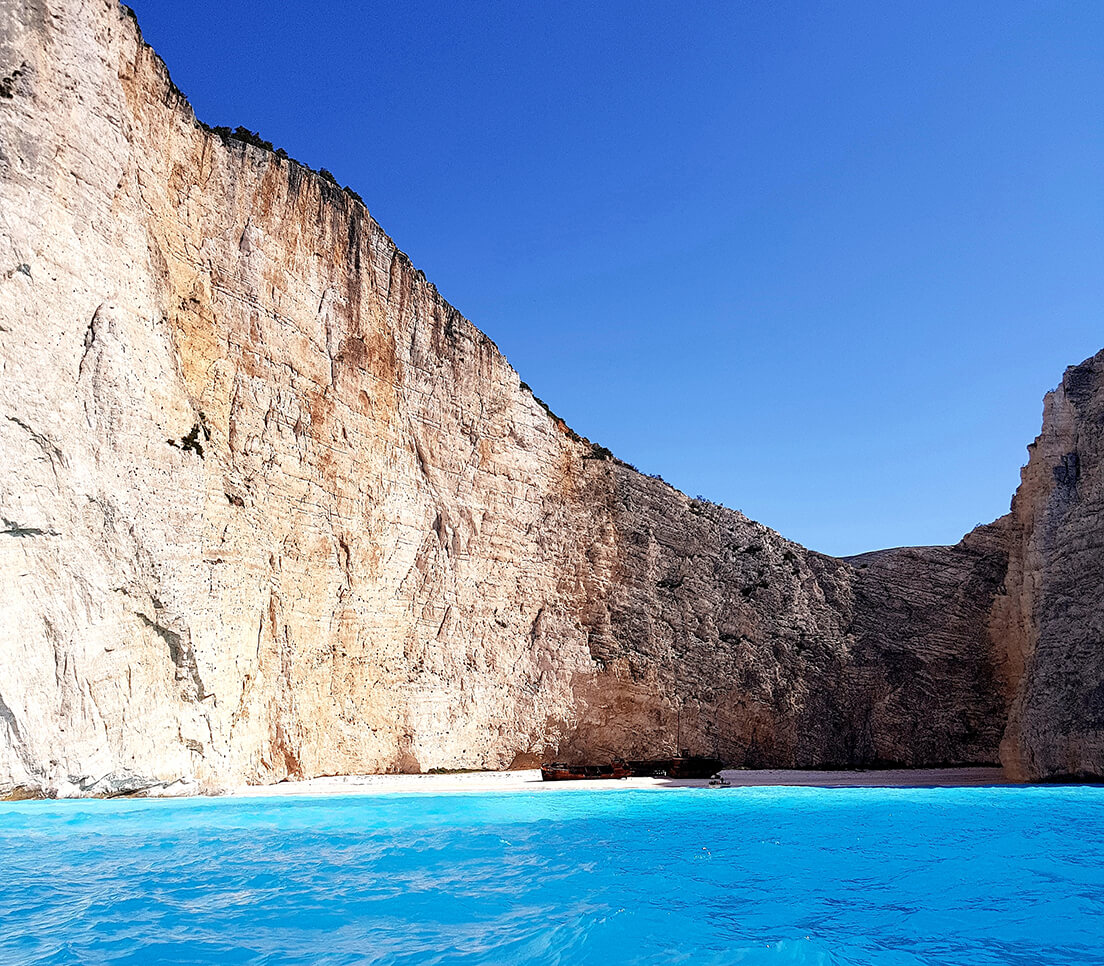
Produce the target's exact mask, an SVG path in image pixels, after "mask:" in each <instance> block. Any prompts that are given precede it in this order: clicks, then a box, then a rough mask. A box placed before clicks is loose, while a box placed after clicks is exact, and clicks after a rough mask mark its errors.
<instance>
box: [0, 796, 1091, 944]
mask: <svg viewBox="0 0 1104 966" xmlns="http://www.w3.org/2000/svg"><path fill="white" fill-rule="evenodd" d="M0 883H2V885H0V962H3V963H19V964H61V963H65V964H70V963H81V964H97V963H111V964H143V966H145V964H151V963H179V964H184V963H194V964H198V963H219V964H237V963H249V964H273V966H283V964H293V963H294V964H308V963H309V964H334V966H336V964H353V963H357V964H360V963H388V964H392V963H393V964H415V963H417V964H477V963H496V964H499V963H549V964H575V963H599V964H603V966H612V964H617V963H664V964H666V963H694V964H703V963H710V964H711V963H726V964H727V963H744V964H772V966H780V964H817V966H826V964H879V966H881V964H887V966H888V964H892V966H906V964H921V963H922V964H950V966H982V964H985V966H988V964H998V963H1000V964H1005V963H1014V964H1025V966H1026V964H1031V966H1037V964H1047V966H1061V964H1065V963H1071V964H1072V963H1077V964H1080V966H1083V964H1093V963H1100V964H1104V789H1101V788H1091V787H1045V788H1040V787H1019V788H1017V787H1002V788H963V789H807V788H733V789H723V790H691V789H687V790H677V791H663V792H649V791H624V792H620V791H601V792H590V791H582V790H578V789H571V790H564V791H562V792H560V791H549V792H541V793H514V794H488V793H483V794H450V795H424V794H423V795H379V796H358V797H347V798H307V797H303V798H276V799H271V798H270V799H189V800H178V801H155V800H128V801H118V800H116V801H94V802H89V801H78V802H25V803H13V804H6V805H2V806H0Z"/></svg>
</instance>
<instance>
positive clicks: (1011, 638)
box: [992, 352, 1104, 778]
mask: <svg viewBox="0 0 1104 966" xmlns="http://www.w3.org/2000/svg"><path fill="white" fill-rule="evenodd" d="M1029 450H1030V453H1031V457H1030V459H1029V460H1028V464H1027V466H1025V467H1024V469H1023V472H1022V481H1021V483H1020V487H1019V489H1018V490H1017V491H1016V496H1015V498H1014V499H1013V501H1012V519H1013V521H1014V526H1015V530H1014V537H1015V545H1014V547H1013V551H1012V565H1011V566H1010V567H1009V571H1008V575H1007V580H1006V582H1005V583H1006V590H1007V593H1006V594H1005V595H1002V597H1001V598H1000V599H999V600H998V602H997V606H996V607H995V608H994V612H993V625H994V626H993V630H992V634H993V637H994V639H995V640H998V641H1000V642H1001V643H1002V644H1003V645H1004V654H1003V659H1004V664H1005V668H1006V671H1005V678H1006V680H1007V682H1008V686H1009V689H1010V692H1009V693H1010V695H1011V696H1012V698H1013V703H1012V708H1011V716H1010V720H1009V724H1008V732H1007V735H1006V736H1005V740H1004V743H1003V745H1002V747H1001V758H1002V761H1003V762H1004V765H1005V767H1006V768H1007V769H1008V770H1009V771H1010V772H1011V773H1012V774H1014V775H1016V776H1018V777H1021V778H1099V777H1102V776H1104V352H1100V353H1098V354H1097V355H1096V356H1094V357H1093V358H1091V359H1088V360H1086V361H1085V362H1083V363H1081V365H1079V366H1071V367H1070V368H1069V369H1067V370H1066V373H1065V375H1064V376H1063V378H1062V383H1061V385H1060V386H1058V388H1057V389H1055V390H1054V391H1053V392H1051V393H1048V395H1047V397H1046V402H1045V405H1044V409H1043V429H1042V432H1041V433H1040V435H1039V437H1038V438H1037V439H1036V440H1035V442H1034V443H1033V444H1032V445H1031V446H1030V447H1029Z"/></svg>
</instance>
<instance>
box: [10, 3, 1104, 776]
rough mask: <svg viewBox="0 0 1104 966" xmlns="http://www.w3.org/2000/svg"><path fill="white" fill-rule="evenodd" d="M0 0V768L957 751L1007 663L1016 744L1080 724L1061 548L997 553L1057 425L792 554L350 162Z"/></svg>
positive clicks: (1007, 540) (1031, 743)
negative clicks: (913, 506) (689, 479)
mask: <svg viewBox="0 0 1104 966" xmlns="http://www.w3.org/2000/svg"><path fill="white" fill-rule="evenodd" d="M0 14H2V16H0V518H2V522H0V791H4V790H8V791H11V790H13V789H44V790H47V791H54V792H60V793H63V794H98V793H104V794H108V793H116V792H120V791H128V790H134V789H140V788H143V787H147V786H150V785H152V784H156V783H169V782H174V781H178V780H180V779H187V780H188V781H195V782H198V785H199V787H201V788H208V789H210V788H215V787H219V786H224V785H228V784H234V783H241V782H272V781H278V780H280V779H282V778H285V777H287V776H296V777H300V776H301V777H309V776H316V775H323V774H335V773H346V772H376V771H417V770H428V769H430V768H435V767H436V768H456V767H486V768H501V767H506V766H509V765H510V764H511V763H512V762H514V761H515V760H519V761H521V760H532V758H533V756H534V755H536V756H558V757H562V758H566V759H570V760H590V759H595V758H599V757H608V756H610V755H624V756H626V757H629V756H631V757H643V756H648V755H662V754H670V753H671V752H673V751H675V750H676V749H687V750H690V751H693V752H697V753H708V754H714V755H718V756H720V757H722V758H724V759H725V760H726V761H728V762H730V763H732V764H734V765H760V766H766V765H774V766H818V765H819V766H833V765H852V766H854V765H876V764H902V765H910V766H919V765H934V764H955V763H967V762H969V763H985V762H995V761H996V760H997V756H998V748H999V746H1000V742H1001V738H1002V735H1003V734H1004V731H1005V725H1006V721H1007V716H1008V708H1009V706H1010V704H1011V703H1012V702H1013V701H1014V702H1015V707H1016V712H1015V714H1014V719H1013V720H1014V725H1015V726H1014V728H1013V729H1012V730H1011V731H1010V732H1009V737H1007V738H1006V740H1005V746H1006V749H1007V748H1011V749H1013V751H1010V752H1008V757H1009V760H1012V759H1013V758H1014V759H1015V761H1017V762H1024V763H1025V764H1024V765H1023V769H1024V771H1025V773H1027V774H1036V773H1040V772H1042V771H1046V770H1047V769H1051V770H1053V768H1052V761H1056V760H1057V759H1058V758H1061V759H1062V762H1063V763H1062V764H1061V766H1060V770H1061V769H1064V770H1067V771H1069V770H1071V769H1070V767H1069V761H1070V759H1069V757H1068V756H1069V755H1070V754H1075V755H1080V756H1081V757H1079V758H1078V759H1077V761H1078V762H1080V763H1081V764H1079V765H1078V768H1080V769H1081V770H1085V769H1086V768H1089V766H1086V765H1085V764H1084V763H1085V762H1098V761H1099V757H1097V758H1093V757H1092V756H1093V755H1094V754H1095V751H1094V747H1093V746H1092V742H1091V741H1087V742H1084V741H1083V742H1082V743H1080V744H1076V749H1077V750H1076V751H1071V750H1070V749H1072V748H1074V745H1071V744H1069V743H1068V742H1067V743H1066V744H1064V745H1062V748H1061V749H1057V748H1056V747H1055V746H1054V743H1053V741H1051V740H1050V739H1047V737H1046V736H1047V735H1048V734H1051V731H1049V730H1048V729H1053V728H1054V726H1055V725H1054V717H1053V715H1052V713H1051V709H1050V705H1049V704H1048V703H1047V702H1048V701H1057V700H1059V698H1058V697H1053V696H1052V691H1053V688H1054V684H1053V678H1054V675H1056V674H1058V675H1060V674H1061V673H1062V671H1061V668H1062V667H1064V662H1065V661H1066V660H1067V659H1068V658H1070V657H1071V656H1075V655H1074V651H1076V653H1077V654H1079V653H1080V651H1079V650H1078V649H1079V648H1082V646H1084V647H1089V646H1090V644H1091V640H1090V637H1091V634H1089V631H1088V629H1087V627H1088V625H1086V626H1085V634H1086V635H1088V636H1085V637H1084V639H1083V640H1082V638H1078V639H1077V641H1074V640H1073V639H1071V638H1069V637H1068V636H1066V637H1061V634H1060V630H1059V628H1058V624H1056V623H1055V622H1059V623H1060V621H1061V620H1067V619H1068V620H1072V621H1075V622H1076V620H1077V619H1078V618H1077V617H1076V615H1071V614H1069V613H1066V612H1063V613H1062V614H1058V613H1057V610H1056V609H1060V608H1058V604H1057V603H1056V602H1058V601H1060V600H1065V597H1063V596H1061V595H1062V594H1064V593H1065V591H1064V590H1063V587H1064V586H1065V585H1063V584H1062V583H1061V579H1068V580H1070V581H1078V580H1080V581H1084V580H1086V579H1088V577H1087V576H1086V575H1087V574H1090V573H1093V572H1095V571H1092V569H1091V567H1090V566H1089V564H1088V563H1087V562H1086V563H1084V564H1082V565H1081V566H1080V567H1078V568H1075V570H1070V571H1069V572H1068V573H1066V577H1065V578H1061V579H1060V578H1058V577H1054V578H1053V579H1051V578H1048V580H1051V582H1050V583H1048V584H1047V586H1048V587H1051V588H1052V589H1053V594H1054V596H1053V597H1048V598H1046V599H1047V600H1050V601H1051V602H1052V603H1053V604H1054V606H1053V607H1052V608H1051V610H1047V609H1046V607H1045V606H1043V605H1041V604H1039V600H1041V599H1042V598H1038V596H1037V595H1038V593H1039V590H1038V587H1037V585H1036V584H1035V583H1034V582H1033V581H1034V575H1035V574H1036V573H1042V572H1043V571H1044V570H1046V567H1047V566H1050V564H1049V563H1046V561H1052V556H1053V553H1054V549H1053V548H1054V541H1053V540H1051V539H1050V537H1047V536H1046V534H1057V533H1059V531H1060V532H1061V533H1066V532H1067V530H1068V531H1071V532H1077V533H1082V534H1083V530H1082V529H1081V525H1082V524H1081V522H1080V521H1082V520H1083V517H1084V514H1085V512H1087V510H1088V509H1089V503H1088V502H1086V501H1085V500H1084V499H1082V496H1081V494H1083V493H1084V491H1085V488H1086V487H1088V486H1089V485H1090V478H1091V479H1095V477H1094V476H1092V474H1094V473H1095V472H1096V466H1097V463H1096V461H1095V453H1096V450H1095V449H1091V447H1089V446H1088V445H1087V444H1086V443H1083V442H1078V443H1077V444H1076V445H1070V446H1068V447H1066V445H1065V442H1062V444H1061V445H1058V444H1057V443H1056V444H1055V445H1056V446H1058V449H1062V450H1063V457H1064V456H1065V455H1066V454H1068V453H1075V454H1079V455H1078V456H1077V459H1076V460H1075V461H1074V463H1071V464H1068V465H1067V464H1063V465H1067V469H1066V473H1067V477H1069V478H1072V479H1073V480H1074V482H1073V483H1069V482H1068V481H1066V482H1063V481H1060V480H1059V479H1058V477H1057V475H1054V476H1053V477H1051V478H1048V477H1047V473H1050V472H1051V469H1050V468H1049V463H1048V464H1047V468H1044V469H1041V468H1039V467H1038V466H1036V464H1037V462H1038V457H1035V458H1033V459H1032V463H1031V464H1030V465H1029V467H1028V469H1027V470H1026V471H1025V484H1024V487H1023V488H1021V493H1020V496H1018V497H1017V505H1016V512H1015V513H1014V514H1013V517H1012V519H1009V518H1004V519H1002V520H1001V521H998V523H997V524H994V525H993V526H991V527H985V528H979V529H978V530H976V531H975V532H974V533H972V534H970V535H969V536H968V537H967V538H966V539H965V540H964V541H963V542H962V543H961V544H959V545H958V546H956V547H950V548H947V547H935V548H917V549H902V550H894V551H884V552H880V553H875V554H868V555H865V556H863V557H858V558H852V559H849V560H838V559H833V558H830V557H826V556H823V555H820V554H816V553H812V552H810V551H807V550H805V549H804V548H802V547H800V546H798V545H796V544H794V543H791V542H789V541H787V540H785V539H784V538H782V537H781V536H779V535H778V534H777V533H774V532H773V531H771V530H769V529H768V528H766V527H764V526H762V525H760V524H758V523H754V522H752V521H750V520H748V519H747V518H746V517H744V516H742V515H741V514H739V513H736V512H733V511H730V510H727V509H724V508H722V507H719V506H715V505H713V504H710V503H705V502H701V501H696V500H690V499H688V498H687V497H686V496H684V495H683V494H681V493H679V492H677V491H676V490H674V489H672V488H671V487H669V486H667V485H666V484H665V483H663V482H662V481H661V480H658V479H653V478H649V477H645V476H642V475H640V474H639V473H637V472H636V471H634V470H633V469H631V468H630V467H628V466H626V465H625V464H623V463H620V462H619V461H617V460H615V459H611V458H609V457H608V454H607V453H606V452H605V451H603V450H601V449H600V448H598V447H594V446H592V445H591V444H590V443H589V442H587V441H586V440H584V439H580V438H579V437H577V436H576V435H575V434H574V433H572V432H571V431H570V430H569V429H568V428H567V427H566V426H565V425H564V424H563V423H562V422H561V421H560V420H558V419H556V418H555V417H554V416H553V415H551V414H550V413H549V412H548V411H547V410H546V408H545V407H544V406H543V405H542V404H540V403H539V401H537V400H536V399H535V398H534V396H533V395H532V393H531V392H530V391H529V390H528V388H527V387H526V386H524V384H522V383H520V382H519V378H518V375H517V374H516V373H515V372H514V370H513V369H512V368H511V367H510V366H509V364H508V363H507V362H506V360H505V358H504V357H503V356H502V354H501V353H500V352H499V351H498V350H497V348H496V347H495V345H494V344H493V343H492V342H491V341H490V340H489V339H488V338H487V337H486V336H485V335H483V333H481V332H480V331H479V330H478V329H476V328H475V327H474V326H473V325H472V324H471V323H470V322H468V321H467V320H466V319H464V318H463V317H462V316H461V315H460V314H459V313H458V312H457V311H456V310H455V309H454V308H453V307H452V306H451V305H449V304H448V303H447V302H446V301H445V300H444V299H443V298H441V296H440V295H439V294H438V293H437V291H436V289H435V288H434V287H433V285H432V284H430V283H429V282H427V281H426V279H425V276H424V275H422V273H421V272H419V271H417V270H416V269H415V268H414V267H413V266H412V265H411V264H410V262H409V260H408V259H407V258H406V256H405V255H403V254H402V252H400V251H398V250H397V248H396V247H395V244H394V243H393V242H392V241H391V240H390V239H389V238H388V237H387V235H385V234H384V233H383V231H382V230H381V229H380V227H379V226H378V225H377V224H376V222H375V221H374V220H373V219H372V217H371V216H370V215H369V213H368V211H367V210H366V209H365V208H364V206H363V205H362V204H361V202H360V201H359V199H358V198H356V197H355V196H354V195H352V194H351V193H349V192H347V191H344V190H342V189H341V188H339V187H338V186H337V185H335V184H333V183H332V182H331V181H329V180H328V179H326V178H325V177H323V176H321V175H318V174H316V173H314V172H312V171H310V170H309V169H307V168H305V167H303V166H301V165H299V164H297V163H296V162H294V161H292V160H289V159H287V158H286V157H283V156H281V155H280V154H279V153H274V152H273V151H271V150H269V149H267V148H266V147H264V146H263V145H255V144H250V143H246V142H244V141H242V140H239V139H236V138H234V137H229V136H226V135H225V134H223V135H220V134H218V133H216V132H212V131H210V130H208V129H206V128H205V127H204V126H203V125H201V124H200V123H199V122H198V121H197V120H196V118H195V116H194V114H193V113H192V110H191V108H190V107H189V106H188V104H187V103H186V101H185V100H184V99H183V97H182V95H181V94H180V93H179V91H177V90H176V88H175V87H174V86H173V85H172V83H171V81H170V79H169V76H168V73H167V72H166V70H165V68H164V65H163V64H162V63H161V61H160V60H159V59H158V57H157V56H156V55H155V54H154V53H153V52H152V51H151V50H150V48H149V47H147V46H146V45H145V44H144V43H143V42H142V39H141V36H140V33H139V31H138V29H137V25H136V23H135V21H134V19H133V16H132V15H131V14H130V13H129V11H127V10H126V9H125V8H120V7H118V6H116V5H115V4H114V3H113V2H109V0H0ZM1093 371H1094V372H1095V370H1093ZM1069 378H1070V377H1069V376H1067V380H1068V379H1069ZM1093 378H1094V379H1095V376H1094V377H1093ZM1078 385H1082V383H1080V382H1079V383H1078ZM1086 385H1087V383H1086ZM1092 388H1093V390H1095V382H1093V383H1092ZM1063 393H1064V394H1062V395H1061V397H1060V403H1059V402H1053V401H1052V405H1051V410H1053V411H1055V412H1056V411H1057V410H1058V409H1061V412H1062V414H1064V415H1058V416H1055V415H1053V413H1052V414H1051V415H1048V425H1051V424H1052V423H1053V424H1054V426H1055V428H1054V429H1053V430H1052V431H1053V432H1054V433H1055V434H1060V433H1068V432H1075V430H1071V429H1069V425H1072V424H1074V423H1078V425H1081V426H1082V430H1081V432H1083V433H1084V434H1089V433H1090V432H1091V429H1090V428H1089V423H1087V422H1085V420H1086V419H1091V418H1096V417H1091V416H1086V415H1083V414H1082V413H1081V410H1080V409H1078V406H1081V405H1082V403H1079V402H1077V399H1081V398H1082V397H1084V398H1089V397H1092V398H1095V396H1093V395H1092V392H1089V391H1088V390H1081V389H1079V390H1077V391H1076V392H1073V391H1072V390H1070V391H1063ZM1071 393H1072V395H1071ZM1077 393H1081V394H1082V395H1081V396H1077ZM1085 393H1088V395H1087V396H1086V395H1085ZM1074 396H1077V399H1075V398H1074ZM1055 398H1056V399H1057V398H1059V397H1058V396H1056V397H1055ZM1085 405H1088V404H1087V403H1086V404H1085ZM1062 407H1064V408H1062ZM1086 412H1088V410H1086ZM1055 420H1057V422H1055ZM1062 420H1065V422H1062ZM1079 421H1080V422H1079ZM1059 423H1061V426H1059ZM1067 424H1069V425H1067ZM1095 425H1099V419H1097V422H1096V424H1095ZM1062 427H1064V428H1062ZM1045 436H1046V431H1045V432H1044V437H1045ZM1041 439H1042V438H1041ZM1063 439H1064V437H1063ZM1063 447H1065V448H1063ZM1048 452H1049V450H1048ZM1055 452H1057V450H1055ZM1048 459H1049V457H1048ZM1040 465H1041V464H1040ZM1032 467H1036V469H1034V470H1033V469H1032ZM1032 474H1034V475H1032ZM1029 477H1031V479H1035V477H1038V478H1039V479H1038V480H1037V481H1036V482H1037V483H1038V487H1037V488H1036V489H1037V492H1036V489H1032V490H1031V492H1032V493H1033V494H1035V495H1034V496H1031V497H1030V499H1029V497H1028V496H1027V495H1026V488H1028V478H1029ZM1048 487H1049V489H1048ZM1078 487H1080V489H1078ZM1044 491H1045V492H1044ZM1063 494H1065V495H1063ZM1039 501H1042V502H1039ZM1048 501H1049V502H1048ZM1063 501H1064V502H1063ZM1044 503H1045V506H1046V507H1051V508H1054V509H1052V510H1051V509H1046V510H1045V512H1044V509H1039V508H1042V507H1043V506H1044ZM1048 513H1049V514H1050V516H1047V517H1046V519H1047V520H1049V521H1051V522H1045V521H1044V522H1042V523H1040V522H1038V521H1040V520H1042V519H1043V517H1044V516H1046V514H1048ZM1040 527H1042V529H1041V530H1040V529H1039V528H1040ZM1062 527H1065V528H1066V530H1061V528H1062ZM1048 528H1049V529H1048ZM1055 528H1058V529H1055ZM1036 534H1037V535H1036ZM1048 540H1050V542H1048ZM1094 547H1095V545H1094V544H1093V541H1092V539H1090V538H1089V537H1087V536H1086V537H1085V544H1084V548H1083V549H1084V554H1085V556H1086V559H1088V558H1091V559H1092V560H1097V559H1099V555H1096V556H1094V554H1095V549H1094ZM1010 552H1011V554H1012V558H1013V562H1012V564H1011V565H1010V563H1009V554H1010ZM1054 566H1057V564H1054ZM1025 568H1027V569H1026V571H1025ZM1046 572H1047V573H1050V571H1046ZM1006 573H1008V574H1009V579H1008V580H1006ZM1025 573H1027V574H1028V576H1029V577H1030V578H1031V579H1028V578H1026V577H1024V574H1025ZM1078 586H1081V585H1080V584H1079V585H1078ZM1033 595H1035V596H1033ZM1040 607H1042V610H1039V608H1040ZM1017 608H1018V609H1017ZM1025 608H1026V609H1025ZM1032 608H1035V609H1034V610H1033V609H1032ZM1052 626H1053V627H1054V628H1055V630H1054V633H1055V634H1057V635H1058V637H1053V638H1052V637H1049V636H1048V635H1049V634H1050V633H1051V631H1050V630H1048V628H1051V627H1052ZM1097 626H1098V625H1097ZM1010 627H1014V628H1015V634H1011V633H1010V632H1009V630H1008V629H1009V628H1010ZM1059 638H1060V644H1056V645H1054V647H1059V646H1060V647H1062V648H1072V649H1073V650H1072V651H1070V652H1069V653H1068V654H1067V653H1066V652H1063V653H1062V654H1060V655H1059V654H1056V653H1052V652H1053V648H1051V647H1050V646H1049V645H1047V646H1044V643H1043V642H1045V641H1048V640H1055V641H1058V640H1059ZM1078 642H1080V643H1078ZM1025 668H1026V670H1025ZM1090 671H1092V668H1086V670H1085V673H1086V674H1089V673H1090ZM1093 673H1095V672H1093ZM1097 679H1099V676H1098V678H1097ZM1036 688H1039V689H1041V690H1039V691H1038V693H1036V690H1035V689H1036ZM1025 689H1026V690H1025ZM1082 692H1083V694H1084V699H1085V701H1084V703H1085V706H1086V708H1088V707H1089V706H1090V705H1092V701H1093V699H1092V694H1095V691H1093V690H1092V689H1091V688H1090V687H1089V683H1088V679H1087V678H1086V684H1085V688H1083V689H1081V690H1080V691H1078V694H1082ZM1090 692H1091V693H1090ZM1053 694H1055V695H1057V694H1059V692H1057V691H1053ZM1079 700H1080V699H1079ZM1078 708H1080V705H1078ZM1086 713H1088V712H1086ZM1080 714H1081V712H1080V711H1078V710H1076V709H1074V710H1072V711H1070V712H1069V715H1072V718H1068V720H1071V721H1073V722H1074V723H1076V722H1077V721H1080V720H1082V719H1081V718H1079V717H1078V715H1080ZM1061 720H1063V721H1066V720H1067V719H1066V718H1063V719H1061ZM1025 745H1026V746H1027V747H1028V748H1029V749H1030V751H1028V752H1024V753H1022V754H1021V753H1020V752H1019V751H1018V749H1020V748H1021V747H1023V746H1025ZM1063 756H1065V757H1063ZM1091 767H1092V768H1097V767H1098V766H1097V765H1095V764H1092V765H1091ZM1073 770H1076V769H1073ZM189 787H191V786H189Z"/></svg>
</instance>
